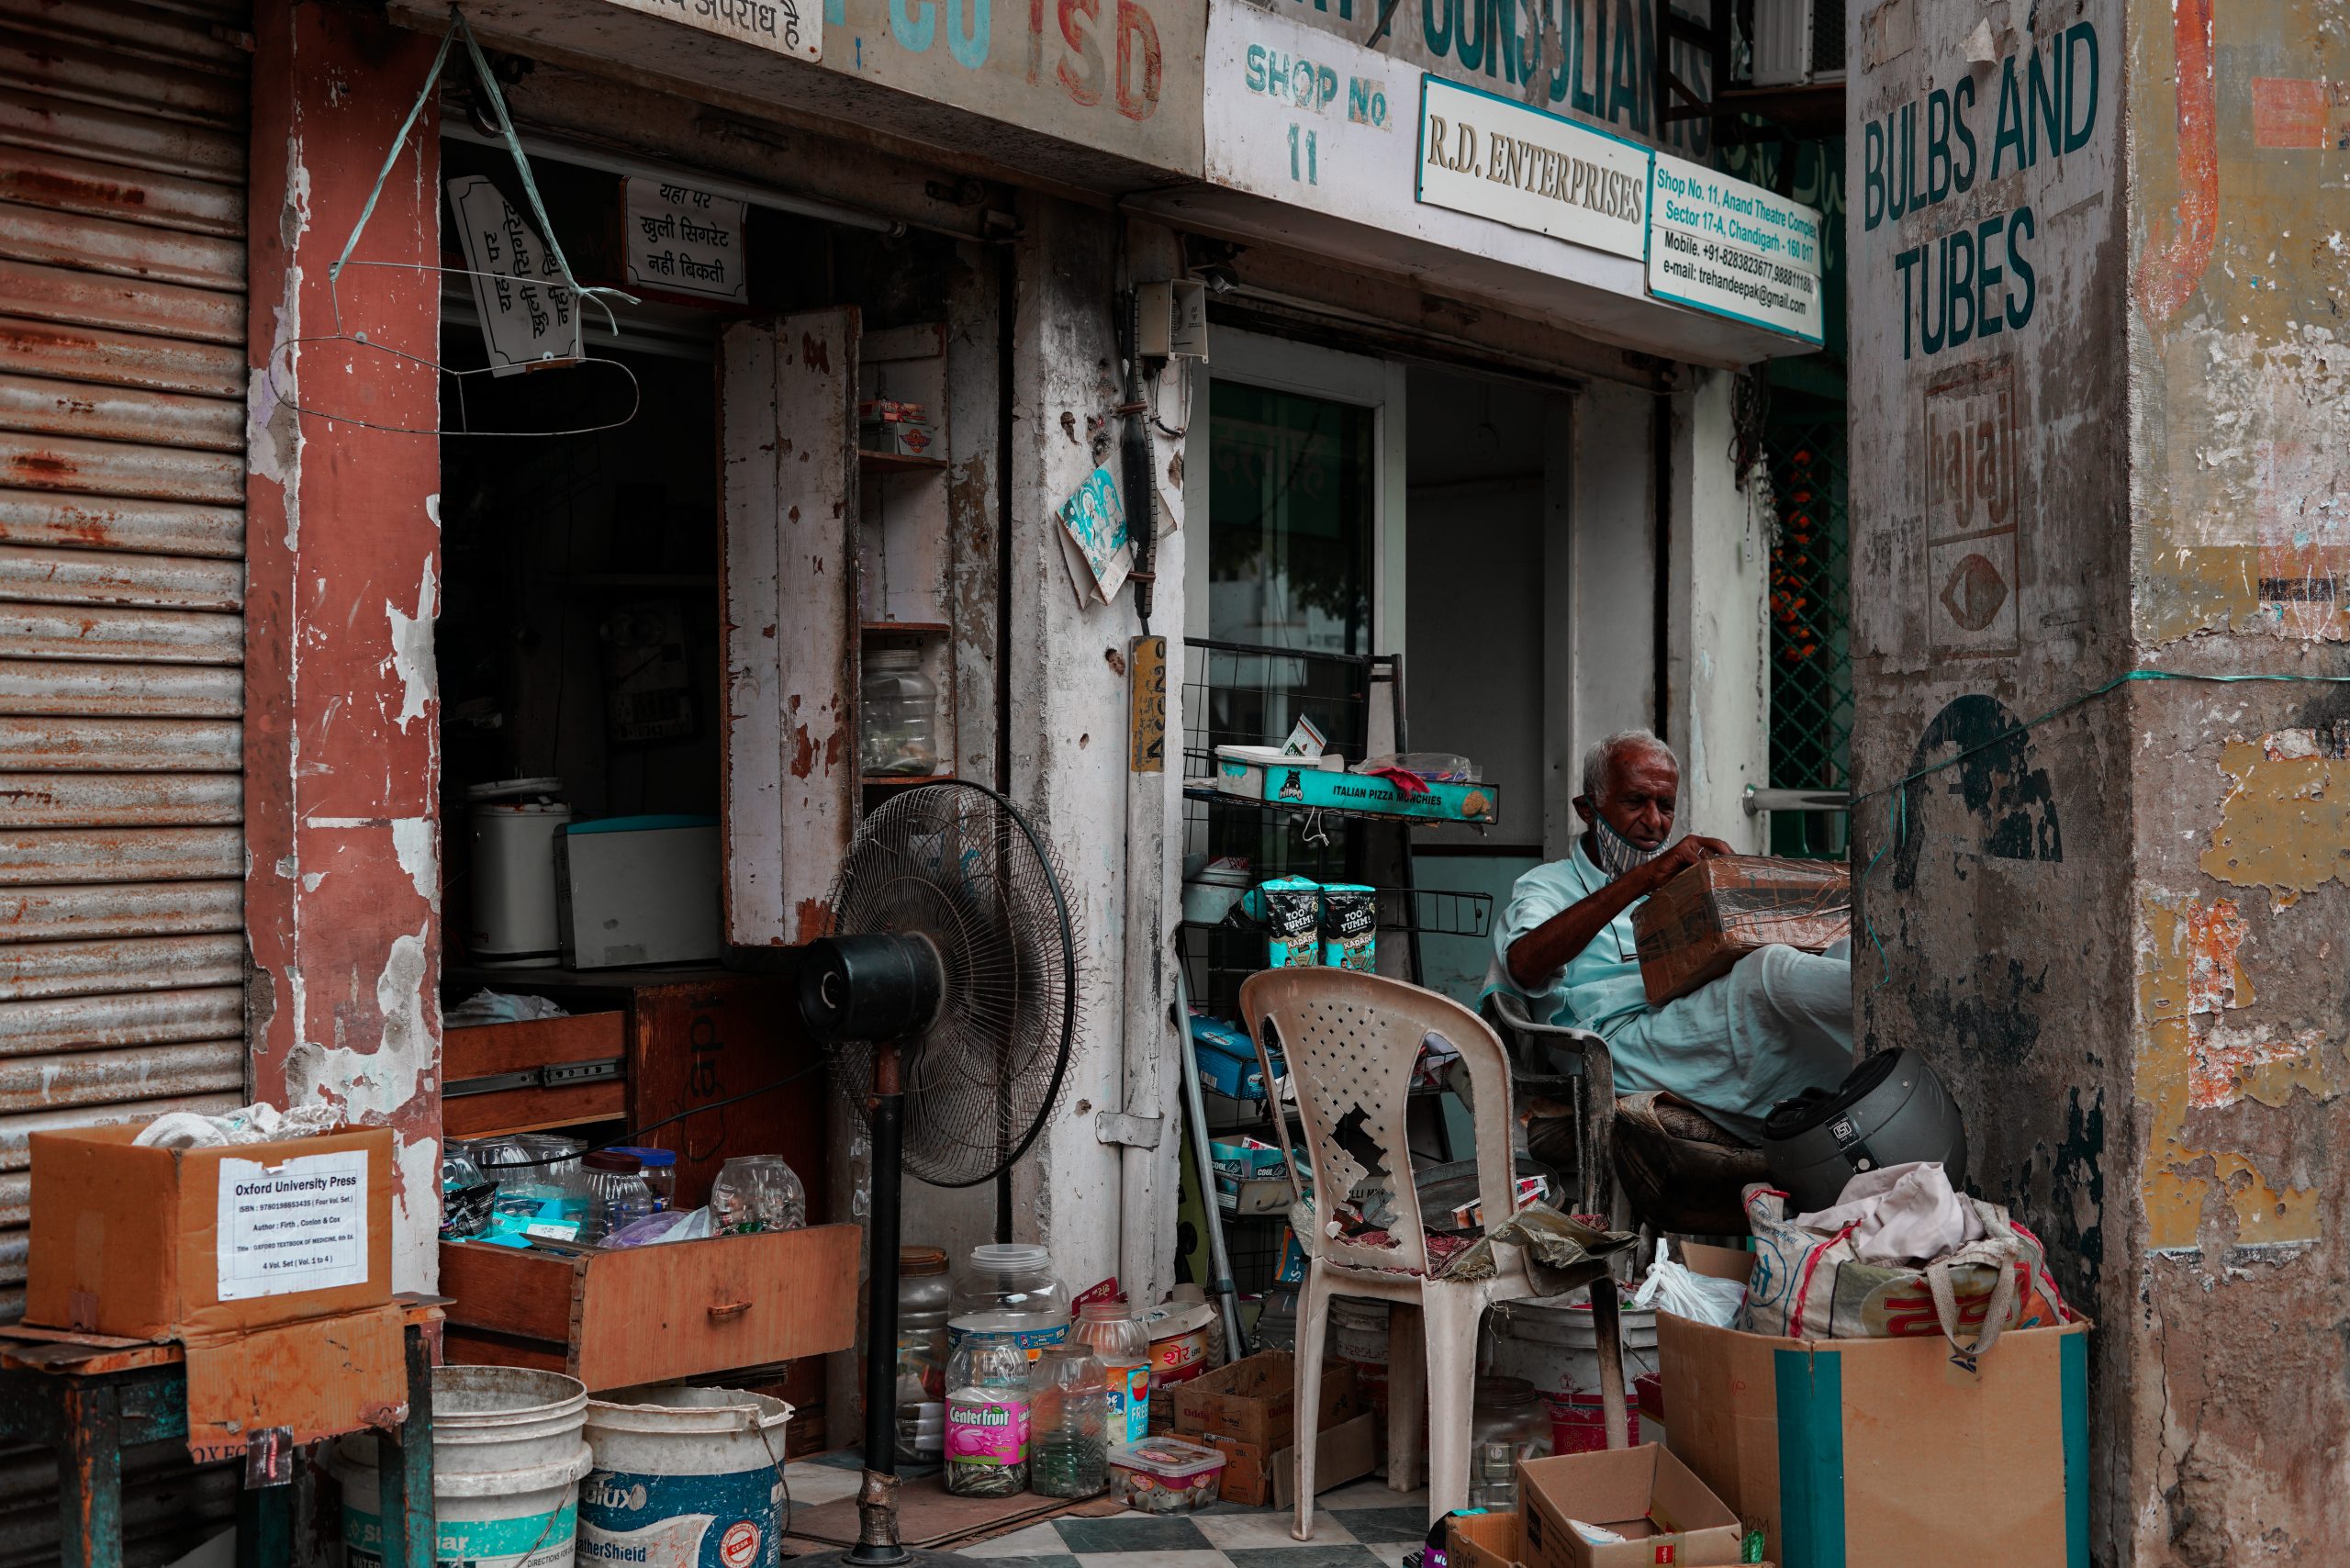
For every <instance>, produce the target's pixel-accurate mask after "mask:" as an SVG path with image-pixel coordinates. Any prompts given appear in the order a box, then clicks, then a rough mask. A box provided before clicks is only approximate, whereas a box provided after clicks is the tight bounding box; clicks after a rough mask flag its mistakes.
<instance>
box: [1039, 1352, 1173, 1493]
mask: <svg viewBox="0 0 2350 1568" xmlns="http://www.w3.org/2000/svg"><path fill="white" fill-rule="evenodd" d="M1103 1375H1104V1374H1103V1372H1102V1363H1101V1362H1100V1361H1096V1360H1094V1359H1093V1350H1092V1349H1091V1347H1090V1346H1087V1345H1079V1344H1064V1345H1047V1346H1046V1347H1045V1348H1044V1350H1043V1352H1042V1353H1041V1354H1039V1355H1038V1356H1037V1358H1036V1361H1035V1365H1034V1366H1032V1367H1030V1368H1029V1371H1028V1490H1030V1491H1031V1492H1034V1493H1035V1494H1036V1495H1037V1496H1039V1497H1091V1496H1093V1495H1096V1494H1097V1493H1099V1492H1101V1491H1102V1488H1104V1487H1106V1486H1107V1485H1109V1484H1110V1440H1109V1421H1110V1391H1109V1389H1108V1388H1106V1387H1104V1386H1103ZM1147 1408H1148V1406H1147V1405H1146V1406H1145V1409H1146V1410H1147Z"/></svg>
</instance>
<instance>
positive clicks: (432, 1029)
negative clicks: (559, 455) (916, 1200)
mask: <svg viewBox="0 0 2350 1568" xmlns="http://www.w3.org/2000/svg"><path fill="white" fill-rule="evenodd" d="M253 36H254V61H253V83H254V102H253V157H252V196H251V206H250V214H251V223H250V230H251V235H252V337H251V342H250V343H249V358H250V363H251V364H252V372H253V374H252V392H251V398H250V411H249V420H250V427H249V441H250V452H251V478H250V480H249V482H248V487H247V492H246V558H247V561H248V563H249V566H248V571H249V574H250V585H249V588H248V591H247V595H246V612H245V613H246V656H245V823H246V826H245V833H246V847H247V871H246V878H245V920H246V926H247V930H248V933H249V940H250V943H251V963H252V969H251V980H250V989H251V999H252V1000H251V1005H250V1007H249V1009H248V1013H247V1016H248V1019H249V1020H250V1022H249V1025H248V1026H249V1028H250V1031H251V1041H252V1089H253V1092H255V1093H256V1094H258V1095H260V1096H261V1097H262V1098H263V1099H267V1100H272V1101H275V1102H278V1103H307V1102H315V1101H320V1100H323V1101H326V1102H329V1103H333V1104H336V1105H339V1106H341V1107H342V1108H343V1109H344V1110H345V1111H346V1112H347V1113H348V1114H349V1115H350V1117H351V1119H352V1120H353V1121H355V1122H362V1123H367V1124H370V1125H377V1126H382V1125H388V1126H391V1127H392V1128H394V1129H395V1133H396V1136H397V1140H398V1142H397V1150H398V1161H399V1169H398V1171H397V1190H396V1193H395V1197H394V1208H393V1223H394V1226H395V1228H396V1232H397V1234H396V1238H395V1245H394V1251H393V1283H394V1286H395V1288H397V1289H399V1290H429V1289H431V1286H432V1284H433V1282H434V1280H435V1279H436V1277H437V1271H436V1264H437V1253H436V1251H435V1240H434V1237H435V1232H436V1229H437V1227H438V1226H439V1223H440V1207H441V1192H440V1182H441V1177H440V1159H441V1156H440V1143H439V1140H440V1127H441V1093H440V1058H441V1049H440V1033H441V1010H440V1002H439V995H438V983H439V976H440V955H441V940H440V923H441V913H440V911H441V870H440V847H441V825H440V821H439V812H438V809H437V799H438V793H439V789H440V743H439V723H440V718H439V703H438V692H437V687H436V682H435V674H434V667H433V659H432V621H433V617H434V615H435V613H436V612H437V607H438V603H439V584H440V562H439V546H440V523H439V521H438V518H437V517H436V515H435V507H436V505H437V499H438V498H437V496H436V492H437V491H438V490H439V488H440V445H439V442H438V441H437V439H436V438H435V437H434V436H433V435H432V434H431V431H433V429H434V427H435V426H436V425H437V424H438V422H439V396H440V389H439V386H438V384H437V381H438V378H437V376H436V375H435V373H434V372H433V370H432V369H431V362H432V361H434V360H437V359H438V357H439V342H438V334H439V330H440V305H439V299H440V279H439V277H438V275H437V274H434V273H432V272H431V271H425V270H419V269H421V268H424V267H430V266H432V265H437V264H438V263H439V261H440V259H441V258H440V221H439V211H440V205H439V204H440V189H439V167H440V161H439V156H438V151H439V149H438V143H437V140H436V133H435V129H434V126H435V118H436V117H435V115H434V114H433V112H432V111H431V110H430V109H428V111H427V113H426V115H425V116H424V118H423V119H422V120H421V121H420V125H419V127H418V129H417V130H416V132H415V133H414V134H413V135H411V137H410V139H409V140H408V144H407V146H406V147H405V148H404V149H403V151H402V154H401V157H400V160H399V162H398V163H397V165H396V166H395V168H394V169H393V171H392V174H391V176H390V177H389V178H388V179H387V180H386V182H385V185H384V191H383V195H382V197H381V199H380V200H379V201H378V203H377V205H376V207H375V216H374V218H372V219H371V220H370V221H369V223H368V225H367V230H366V233H365V236H364V239H363V240H362V241H361V243H360V245H359V248H358V251H357V252H356V254H357V256H358V257H359V258H361V259H363V260H366V261H371V262H379V263H394V264H393V265H390V266H365V267H360V266H354V267H353V268H351V269H349V270H348V271H346V272H345V273H344V274H343V277H342V280H341V287H340V296H341V323H342V326H341V330H342V331H343V332H345V333H356V332H359V331H363V330H364V332H365V333H366V336H367V340H368V343H369V344H371V345H373V346H372V347H369V346H362V345H359V344H355V343H352V342H320V341H317V340H319V339H320V338H322V337H324V336H326V335H328V334H332V333H335V332H336V331H337V330H338V329H337V327H336V324H335V322H336V306H335V293H336V290H335V288H334V286H332V285H331V283H330V277H329V267H330V263H332V262H333V261H334V259H335V258H336V256H338V255H339V254H341V251H342V247H343V243H344V241H345V240H346V239H347V238H348V237H349V235H350V233H351V230H352V225H353V223H354V222H356V221H357V219H358V216H359V211H360V208H361V207H362V206H363V205H364V203H365V201H366V199H367V196H368V190H369V186H370V185H371V184H372V182H373V179H374V176H375V171H376V170H377V169H379V168H381V167H382V166H383V162H384V158H385V154H386V151H387V149H388V147H389V144H390V140H391V137H392V135H393V134H394V132H395V131H396V130H397V129H398V127H399V124H400V122H401V120H402V119H403V118H405V117H406V115H407V113H408V106H410V105H411V104H412V103H413V102H414V101H415V98H416V95H417V91H418V89H419V87H420V85H421V84H422V82H423V79H424V73H425V71H426V69H427V68H428V67H429V66H430V64H431V58H432V50H433V45H434V42H435V40H433V39H429V38H423V37H420V36H418V35H416V34H413V33H408V32H404V31H402V30H400V29H398V28H392V27H390V26H388V25H386V24H384V23H382V22H380V21H374V20H370V19H368V18H367V17H364V16H362V15H360V14H359V13H357V12H355V11H351V10H347V9H343V8H341V7H336V6H308V5H297V4H294V3H292V0H261V3H260V5H259V6H258V7H257V10H256V15H255V17H254V20H253ZM402 263H407V264H406V265H403V264H402ZM304 340H309V341H304ZM394 350H396V351H397V353H391V352H386V351H394ZM398 354H408V355H413V356H416V358H415V359H403V358H400V357H398ZM419 361H422V362H424V363H418V362H419ZM401 431H422V432H425V433H421V434H417V433H397V432H401Z"/></svg>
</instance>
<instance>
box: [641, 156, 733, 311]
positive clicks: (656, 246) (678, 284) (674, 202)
mask: <svg viewBox="0 0 2350 1568" xmlns="http://www.w3.org/2000/svg"><path fill="white" fill-rule="evenodd" d="M621 184H622V185H624V186H626V187H627V196H626V199H625V200H624V201H623V203H622V207H623V210H624V216H623V218H622V222H623V223H624V224H625V226H626V228H627V250H628V280H629V282H631V283H632V284H641V285H643V286H644V287H646V288H657V289H664V290H666V291H668V292H669V293H672V294H699V295H705V296H707V297H710V298H712V299H732V300H733V301H735V302H736V303H737V304H747V303H748V302H749V300H750V297H751V291H750V274H749V269H748V268H746V267H745V266H744V262H743V210H744V207H743V203H741V202H739V201H730V200H728V199H727V198H726V197H724V196H712V195H711V193H710V192H708V191H698V190H696V189H694V188H693V187H692V186H691V185H680V184H678V183H677V181H674V180H646V179H629V180H623V181H622V182H621Z"/></svg>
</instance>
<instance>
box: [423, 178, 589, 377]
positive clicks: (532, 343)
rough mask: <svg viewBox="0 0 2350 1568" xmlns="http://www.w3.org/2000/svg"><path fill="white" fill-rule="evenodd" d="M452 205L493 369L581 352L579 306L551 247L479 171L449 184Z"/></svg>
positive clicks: (513, 369)
mask: <svg viewBox="0 0 2350 1568" xmlns="http://www.w3.org/2000/svg"><path fill="white" fill-rule="evenodd" d="M449 210H450V211H451V212H452V213H453V214H454V215H455V217H456V223H457V238H458V240H459V241H460V242H461V243H462V244H463V245H464V252H465V266H466V267H467V269H468V270H469V271H470V273H471V274H472V275H471V276H470V277H469V278H468V279H467V280H466V281H467V282H469V283H471V284H472V285H473V286H474V305H475V308H476V309H478V310H479V311H480V312H481V335H482V343H483V346H484V347H485V348H487V350H488V351H489V371H490V374H491V375H517V374H519V373H520V372H522V371H525V370H535V369H538V368H539V367H541V366H543V365H549V364H562V363H564V362H565V361H567V360H575V359H577V358H579V357H580V342H579V306H578V301H577V300H576V299H574V298H573V297H572V294H571V290H569V289H567V288H565V287H564V286H561V285H559V284H545V283H538V282H526V281H524V280H526V279H538V278H548V277H554V276H556V275H558V274H557V271H556V268H555V264H554V252H552V251H550V250H549V249H547V246H546V244H545V242H544V241H542V240H541V239H540V238H539V234H538V231H537V230H534V229H532V227H531V225H530V221H529V219H527V218H524V217H523V216H522V215H521V214H520V213H519V212H517V211H515V210H514V206H513V204H512V203H511V202H509V201H508V200H507V199H506V198H505V196H501V195H499V194H498V187H497V185H493V184H492V183H491V182H490V181H489V180H488V179H487V178H486V177H484V176H482V175H480V174H466V175H464V176H462V177H460V178H458V179H453V180H451V181H450V182H449Z"/></svg>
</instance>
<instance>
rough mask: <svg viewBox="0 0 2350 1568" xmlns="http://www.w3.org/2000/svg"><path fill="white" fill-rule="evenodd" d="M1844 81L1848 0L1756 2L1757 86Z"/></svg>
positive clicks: (1755, 56) (1792, 85) (1755, 59)
mask: <svg viewBox="0 0 2350 1568" xmlns="http://www.w3.org/2000/svg"><path fill="white" fill-rule="evenodd" d="M1843 79H1844V0H1754V84H1755V85H1756V86H1757V87H1807V86H1810V85H1812V84H1814V83H1819V82H1841V81H1842V80H1843Z"/></svg>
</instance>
